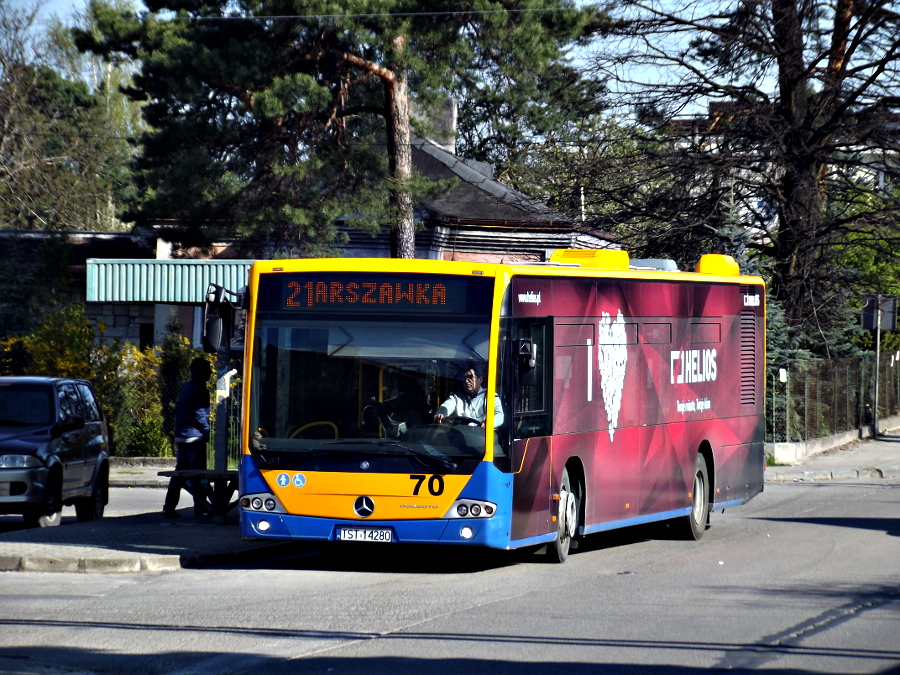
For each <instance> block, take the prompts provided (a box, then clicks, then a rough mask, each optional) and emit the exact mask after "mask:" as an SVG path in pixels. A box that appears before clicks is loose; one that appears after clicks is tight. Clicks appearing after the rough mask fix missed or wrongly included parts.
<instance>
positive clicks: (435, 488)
mask: <svg viewBox="0 0 900 675" xmlns="http://www.w3.org/2000/svg"><path fill="white" fill-rule="evenodd" d="M426 478H427V479H428V492H430V493H431V494H432V495H433V496H435V497H437V496H438V495H440V494H443V492H444V477H443V476H439V475H437V474H434V475H432V476H428V475H426V474H424V473H411V474H409V479H410V480H413V481H415V482H416V485H415V487H414V488H413V495H418V494H419V490H421V489H422V484H423V483H424V482H425V479H426Z"/></svg>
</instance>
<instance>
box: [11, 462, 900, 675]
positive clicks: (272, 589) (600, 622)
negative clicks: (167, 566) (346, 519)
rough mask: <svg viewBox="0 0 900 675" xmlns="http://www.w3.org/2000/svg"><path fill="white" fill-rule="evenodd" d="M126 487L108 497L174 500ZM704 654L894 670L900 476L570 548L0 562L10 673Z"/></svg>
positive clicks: (899, 651) (720, 660) (567, 667)
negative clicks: (10, 567)
mask: <svg viewBox="0 0 900 675" xmlns="http://www.w3.org/2000/svg"><path fill="white" fill-rule="evenodd" d="M128 492H129V493H130V494H125V495H123V496H121V497H120V496H119V494H120V491H115V493H114V496H113V502H112V503H113V504H116V503H117V502H119V501H120V500H121V501H122V503H121V504H120V505H119V506H114V508H113V509H112V510H111V514H113V513H115V512H116V509H119V510H121V512H123V513H125V512H130V511H129V507H128V506H127V505H126V504H125V502H126V501H128V500H130V499H136V500H146V501H147V503H146V504H142V505H135V506H133V507H131V510H132V511H133V509H142V508H143V509H146V508H151V510H153V509H156V508H158V502H159V499H161V497H162V493H161V492H160V491H128ZM157 497H158V498H157ZM147 505H150V506H149V507H148V506H147ZM137 512H140V511H137ZM704 671H709V672H721V671H731V672H750V671H767V672H771V673H900V483H898V482H897V481H890V480H856V481H848V482H827V483H813V484H808V483H807V484H774V485H767V486H766V491H765V493H764V494H762V495H760V496H759V497H757V498H756V499H755V500H753V501H752V502H751V503H750V504H747V505H745V506H743V507H740V508H736V509H732V510H730V511H728V512H726V513H725V514H715V515H714V518H713V526H712V529H710V530H709V531H708V532H706V534H705V536H704V538H703V539H702V540H701V541H700V542H684V541H677V540H673V539H671V538H669V537H668V535H667V531H666V530H665V528H660V527H655V528H640V529H632V530H629V531H623V532H617V533H607V534H605V535H600V536H597V537H595V538H593V539H589V540H588V541H587V545H586V546H585V545H583V546H582V547H581V548H580V549H579V551H577V552H576V553H574V554H573V555H571V556H570V558H569V561H568V562H567V563H565V564H564V565H553V564H548V563H545V562H542V561H541V559H540V558H539V557H536V556H524V555H521V554H519V555H509V554H495V553H485V552H478V551H471V550H463V549H448V548H437V549H434V548H428V549H423V548H410V547H394V548H391V547H387V548H369V547H364V546H359V547H355V548H340V549H328V550H326V551H325V552H324V553H320V552H319V551H318V550H317V549H311V548H304V547H299V546H298V547H297V550H296V552H295V553H294V554H293V555H288V556H283V557H281V558H278V559H270V560H265V561H262V562H256V563H254V566H253V568H249V567H247V568H241V569H234V568H232V569H206V570H182V571H178V572H170V573H164V574H143V575H137V574H135V575H131V574H121V575H120V574H115V575H112V574H103V575H99V574H98V575H93V574H47V573H44V574H41V573H28V572H11V573H3V574H0V672H2V673H41V674H48V673H126V672H127V673H154V674H155V673H180V674H187V673H234V674H243V673H264V674H265V675H278V674H280V673H365V674H366V675H376V674H380V673H490V674H491V675H499V674H504V673H517V674H522V673H525V674H530V673H541V674H542V675H543V674H545V673H548V672H556V673H624V674H626V675H646V674H650V673H662V674H664V675H680V674H682V673H697V672H704Z"/></svg>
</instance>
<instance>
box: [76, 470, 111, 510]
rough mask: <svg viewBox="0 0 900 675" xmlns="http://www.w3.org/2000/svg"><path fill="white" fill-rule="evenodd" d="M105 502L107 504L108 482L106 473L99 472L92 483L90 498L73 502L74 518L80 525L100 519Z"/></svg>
mask: <svg viewBox="0 0 900 675" xmlns="http://www.w3.org/2000/svg"><path fill="white" fill-rule="evenodd" d="M107 502H109V480H108V479H107V477H106V471H103V470H101V471H100V473H99V475H98V476H97V479H96V480H95V481H94V489H93V490H91V496H90V497H84V498H82V499H79V500H78V501H76V502H75V517H76V518H77V519H78V522H80V523H83V522H85V521H88V520H95V519H97V518H102V517H103V511H104V509H105V508H106V504H107Z"/></svg>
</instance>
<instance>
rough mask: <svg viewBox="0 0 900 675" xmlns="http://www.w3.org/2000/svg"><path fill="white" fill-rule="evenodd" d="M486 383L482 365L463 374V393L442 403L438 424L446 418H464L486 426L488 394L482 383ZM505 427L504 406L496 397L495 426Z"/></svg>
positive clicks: (452, 395)
mask: <svg viewBox="0 0 900 675" xmlns="http://www.w3.org/2000/svg"><path fill="white" fill-rule="evenodd" d="M483 381H484V369H483V367H482V366H480V365H474V366H472V367H471V368H469V369H468V370H466V372H464V373H463V393H462V394H451V395H450V396H449V398H448V399H447V400H446V401H444V402H443V403H441V407H440V408H438V409H437V412H436V413H435V415H434V421H435V423H436V424H441V423H443V421H444V418H445V417H450V416H454V417H463V418H467V419H470V420H474V421H475V422H480V423H481V426H484V424H485V419H486V418H487V408H486V402H485V399H486V396H487V392H486V391H485V389H484V387H482V386H481V383H482V382H483ZM502 425H503V406H502V405H500V398H499V397H497V396H494V426H495V427H500V426H502Z"/></svg>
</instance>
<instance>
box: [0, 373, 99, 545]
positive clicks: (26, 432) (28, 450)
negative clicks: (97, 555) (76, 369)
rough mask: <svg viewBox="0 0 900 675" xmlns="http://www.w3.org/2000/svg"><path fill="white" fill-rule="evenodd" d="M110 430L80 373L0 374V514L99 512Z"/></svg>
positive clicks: (32, 519) (49, 521) (39, 519)
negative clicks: (72, 509)
mask: <svg viewBox="0 0 900 675" xmlns="http://www.w3.org/2000/svg"><path fill="white" fill-rule="evenodd" d="M109 452H110V446H109V431H108V429H107V426H106V418H105V417H104V415H103V410H102V409H101V407H100V404H99V402H98V401H97V396H96V395H95V393H94V389H93V387H92V386H91V384H90V383H89V382H87V381H86V380H75V379H68V378H57V377H0V513H20V514H22V515H23V516H24V517H25V522H26V523H28V524H30V525H33V526H40V527H50V526H53V525H59V523H60V520H61V519H62V508H63V506H64V505H74V506H75V514H76V516H77V517H78V520H93V519H94V518H100V517H102V516H103V510H104V507H105V506H106V503H107V501H108V500H109Z"/></svg>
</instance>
